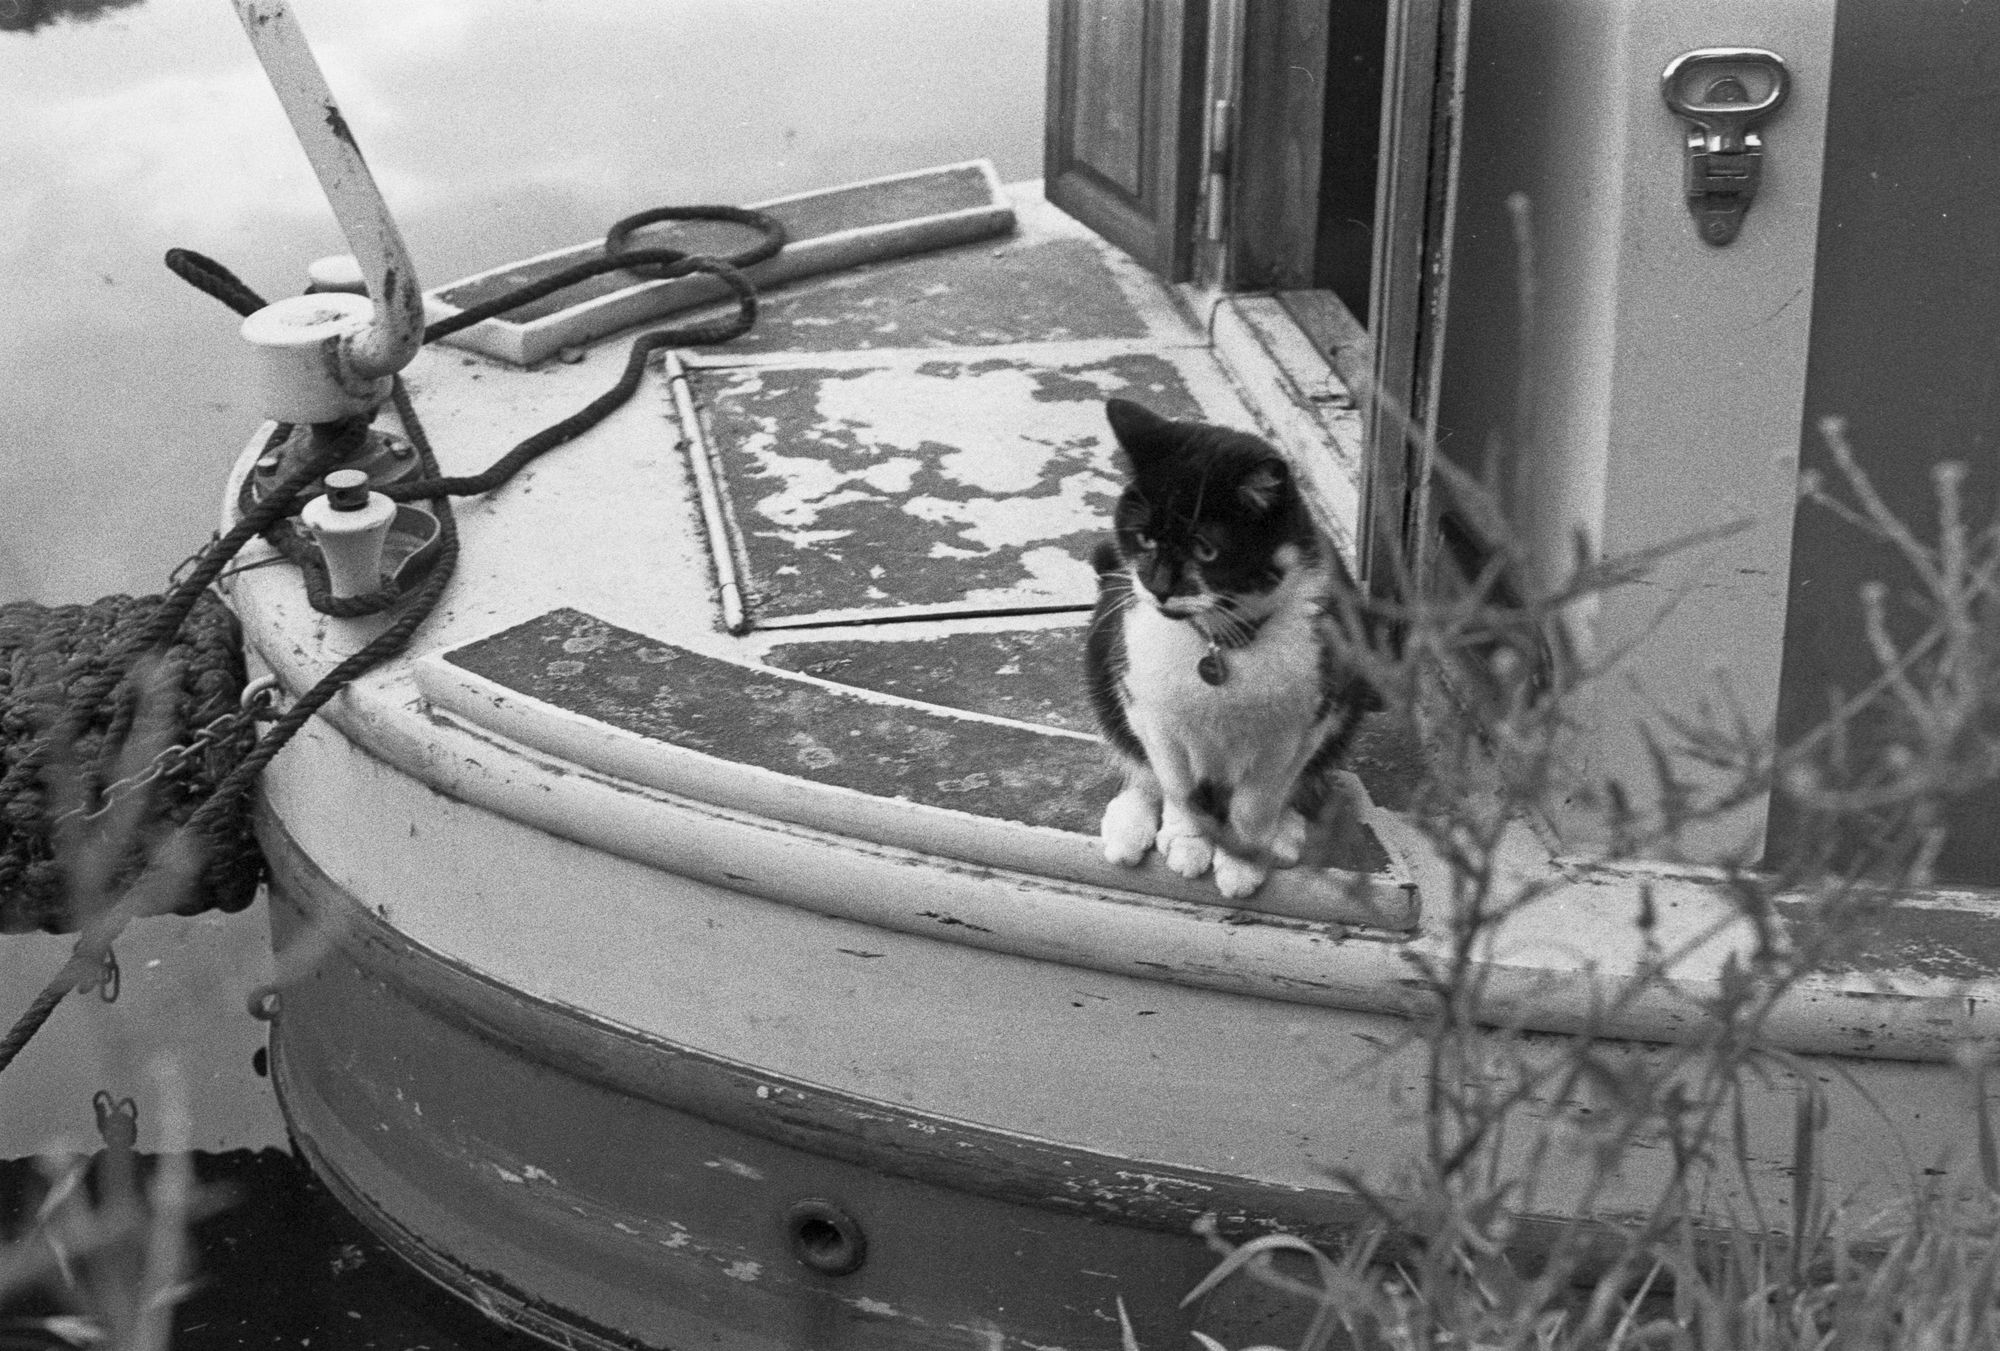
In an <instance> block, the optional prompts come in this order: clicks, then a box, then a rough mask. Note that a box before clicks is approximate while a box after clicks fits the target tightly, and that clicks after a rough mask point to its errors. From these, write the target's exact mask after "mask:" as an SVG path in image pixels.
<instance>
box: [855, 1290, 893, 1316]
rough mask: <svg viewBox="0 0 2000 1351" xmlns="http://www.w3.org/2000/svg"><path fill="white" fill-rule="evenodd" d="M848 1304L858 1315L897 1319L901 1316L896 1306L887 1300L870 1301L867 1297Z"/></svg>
mask: <svg viewBox="0 0 2000 1351" xmlns="http://www.w3.org/2000/svg"><path fill="white" fill-rule="evenodd" d="M847 1302H848V1304H850V1305H851V1306H853V1308H854V1311H855V1312H856V1313H865V1314H868V1315H870V1316H872V1317H875V1318H897V1317H900V1316H901V1315H900V1314H899V1313H898V1312H897V1310H896V1306H895V1305H893V1304H890V1303H888V1302H887V1301H885V1300H879V1299H870V1298H869V1297H868V1296H866V1295H862V1296H859V1297H858V1298H855V1299H850V1300H848V1301H847Z"/></svg>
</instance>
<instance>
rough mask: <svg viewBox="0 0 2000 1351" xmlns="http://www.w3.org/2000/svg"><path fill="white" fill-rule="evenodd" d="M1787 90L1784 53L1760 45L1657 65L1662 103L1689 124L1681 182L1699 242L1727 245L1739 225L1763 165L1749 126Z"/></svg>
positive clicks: (1710, 50)
mask: <svg viewBox="0 0 2000 1351" xmlns="http://www.w3.org/2000/svg"><path fill="white" fill-rule="evenodd" d="M1790 91H1791V72H1790V71H1789V70H1788V69H1787V68H1786V66H1785V60H1784V58H1783V57H1781V56H1779V55H1778V54H1777V53H1776V52H1770V51H1765V50H1764V49H1763V48H1761V47H1702V48H1698V49H1697V50H1695V51H1691V52H1683V53H1682V54H1681V55H1679V56H1677V57H1675V58H1674V59H1673V60H1671V61H1669V62H1668V63H1667V68H1666V70H1664V71H1663V72H1661V74H1660V95H1661V97H1662V98H1664V99H1665V100H1666V102H1667V107H1668V108H1669V109H1671V110H1672V111H1673V112H1674V113H1675V114H1677V115H1678V116H1680V117H1683V118H1686V119H1687V120H1688V121H1689V122H1690V123H1692V124H1693V127H1692V128H1691V129H1690V130H1689V132H1688V135H1687V150H1686V166H1687V172H1686V177H1685V182H1686V188H1687V202H1688V211H1689V212H1691V213H1692V214H1693V216H1694V219H1695V229H1696V231H1697V233H1699V234H1700V235H1701V238H1702V240H1703V242H1704V243H1708V244H1714V245H1717V246H1720V245H1723V244H1727V243H1729V242H1730V241H1731V240H1733V239H1735V238H1736V235H1737V232H1738V231H1740V230H1741V229H1742V228H1743V217H1744V216H1745V215H1746V214H1747V213H1748V212H1749V210H1750V203H1751V201H1752V200H1753V199H1754V198H1755V197H1756V196H1757V187H1758V184H1759V183H1760V182H1761V180H1762V178H1763V169H1764V141H1763V138H1762V137H1760V136H1759V135H1758V134H1757V133H1756V132H1755V131H1754V130H1752V128H1753V127H1755V126H1756V125H1757V124H1758V123H1760V122H1762V121H1763V120H1764V119H1765V118H1767V117H1769V116H1770V115H1771V114H1772V113H1774V112H1776V111H1777V110H1778V109H1779V108H1780V107H1781V106H1783V104H1784V102H1785V95H1786V94H1788V93H1789V92H1790Z"/></svg>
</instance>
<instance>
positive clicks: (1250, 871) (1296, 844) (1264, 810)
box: [1215, 787, 1306, 900]
mask: <svg viewBox="0 0 2000 1351" xmlns="http://www.w3.org/2000/svg"><path fill="white" fill-rule="evenodd" d="M1229 834H1230V836H1231V837H1232V838H1233V839H1234V840H1236V841H1239V842H1240V843H1241V844H1242V845H1243V846H1244V850H1245V852H1244V853H1243V854H1238V853H1235V852H1234V851H1232V850H1230V849H1226V848H1225V849H1218V850H1216V851H1215V889H1216V890H1217V891H1219V892H1221V893H1222V894H1223V895H1224V896H1226V897H1228V898H1229V899H1230V900H1241V899H1243V898H1244V897H1245V896H1249V895H1251V894H1252V893H1254V892H1255V891H1256V890H1257V888H1259V887H1261V886H1263V885H1264V881H1265V879H1266V878H1268V877H1270V875H1271V867H1272V865H1273V864H1275V865H1277V866H1278V867H1281V868H1289V867H1290V866H1291V865H1292V864H1294V863H1297V862H1298V861H1299V855H1300V853H1301V852H1302V851H1303V850H1304V847H1305V836H1306V822H1305V818H1304V817H1302V816H1300V815H1299V814H1298V813H1297V812H1295V811H1293V810H1292V809H1291V807H1290V806H1289V805H1287V802H1286V799H1285V797H1284V796H1283V795H1280V794H1276V793H1271V792H1267V791H1263V790H1260V789H1257V788H1251V787H1245V788H1242V789H1239V790H1238V791H1237V793H1236V795H1235V797H1234V798H1233V799H1232V801H1231V802H1230V808H1229Z"/></svg>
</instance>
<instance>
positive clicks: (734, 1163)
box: [701, 1155, 764, 1182]
mask: <svg viewBox="0 0 2000 1351" xmlns="http://www.w3.org/2000/svg"><path fill="white" fill-rule="evenodd" d="M701 1166H702V1167H704V1168H720V1169H721V1170H722V1171H723V1172H725V1173H729V1174H731V1175H733V1176H735V1177H740V1178H742V1179H744V1180H745V1181H748V1182H762V1181H763V1180H764V1175H763V1174H762V1173H760V1172H758V1171H757V1170H756V1169H755V1168H752V1167H751V1166H750V1165H749V1164H747V1163H745V1162H743V1161H742V1160H741V1159H732V1158H729V1157H728V1156H726V1155H725V1156H723V1157H720V1158H714V1159H708V1160H705V1161H704V1162H703V1163H702V1165H701Z"/></svg>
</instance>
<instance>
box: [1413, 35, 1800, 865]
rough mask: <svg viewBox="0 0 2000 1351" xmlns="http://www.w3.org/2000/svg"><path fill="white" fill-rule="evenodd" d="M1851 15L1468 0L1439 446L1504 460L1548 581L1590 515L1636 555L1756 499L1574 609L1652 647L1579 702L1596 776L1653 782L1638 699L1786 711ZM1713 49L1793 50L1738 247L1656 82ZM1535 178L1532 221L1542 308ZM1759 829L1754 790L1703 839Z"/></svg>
mask: <svg viewBox="0 0 2000 1351" xmlns="http://www.w3.org/2000/svg"><path fill="white" fill-rule="evenodd" d="M1833 17H1834V7H1833V6H1832V5H1831V4H1829V3H1826V2H1825V0H1769V2H1760V3H1758V4H1756V5H1748V4H1744V3H1743V2H1742V0H1678V2H1677V3H1675V4H1673V5H1663V4H1659V3H1657V0H1516V2H1514V3H1506V4H1487V5H1477V4H1475V5H1474V6H1473V29H1472V32H1471V35H1470V42H1469V48H1468V58H1469V60H1468V76H1467V85H1468V89H1467V103H1466V109H1465V117H1464V127H1465V131H1464V137H1465V139H1464V145H1463V148H1462V152H1461V156H1460V163H1461V174H1462V177H1461V179H1460V183H1459V194H1458V202H1459V219H1458V226H1457V233H1456V235H1455V237H1454V246H1455V247H1454V251H1453V270H1452V275H1451V280H1450V286H1451V303H1450V320H1449V331H1448V333H1447V336H1446V351H1445V357H1444V362H1443V370H1442V375H1441V382H1440V383H1441V387H1442V398H1441V408H1440V414H1439V423H1438V429H1439V432H1440V434H1441V448H1442V449H1443V451H1444V453H1445V454H1446V455H1447V456H1449V457H1450V458H1451V459H1452V460H1453V461H1454V462H1456V463H1457V464H1458V465H1460V466H1461V467H1463V468H1466V469H1474V470H1476V469H1478V468H1480V467H1481V466H1483V465H1484V464H1485V463H1486V462H1487V458H1488V457H1492V458H1493V460H1495V461H1497V467H1498V471H1499V472H1498V474H1497V486H1498V488H1499V492H1500V496H1501V500H1502V501H1503V503H1504V504H1505V505H1506V506H1507V508H1508V510H1509V512H1510V516H1511V519H1512V522H1513V528H1514V530H1515V531H1516V532H1517V535H1518V536H1519V538H1520V540H1521V541H1522V542H1523V543H1524V544H1525V546H1526V549H1527V553H1528V558H1529V568H1528V571H1529V576H1530V581H1531V582H1532V583H1533V584H1535V585H1538V586H1541V587H1545V588H1546V587H1551V586H1554V585H1556V584H1557V583H1558V582H1559V581H1560V579H1561V578H1562V577H1564V576H1565V575H1567V573H1568V571H1569V569H1570V567H1571V566H1572V561H1573V557H1574V555H1573V549H1574V541H1575V539H1576V537H1577V535H1578V533H1579V532H1581V533H1582V535H1583V536H1584V538H1585V539H1587V540H1588V541H1589V542H1590V544H1591V546H1592V548H1593V550H1594V551H1595V552H1597V553H1598V554H1599V556H1617V555H1621V554H1627V553H1631V552H1634V551H1638V550H1643V549H1647V548H1649V547H1653V546H1656V545H1659V544H1662V543H1665V542H1667V541H1669V540H1671V539H1673V538H1675V537H1677V536H1681V535H1684V534H1686V533H1688V532H1692V531H1696V530H1700V529H1704V528H1707V527H1713V526H1719V525H1721V524H1723V523H1725V522H1728V521H1730V520H1733V519H1737V518H1739V517H1743V516H1752V517H1754V520H1755V524H1754V525H1753V526H1752V527H1751V528H1750V529H1748V530H1746V531H1744V532H1743V533H1740V534H1738V535H1735V536H1733V537H1731V538H1729V539H1728V540H1725V541H1722V542H1719V543H1717V544H1714V545H1710V546H1705V547H1702V548H1700V549H1696V550H1693V551H1690V552H1688V553H1685V554H1682V555H1679V556H1677V557H1675V558H1673V559H1671V560H1669V561H1668V562H1666V563H1664V564H1662V565H1661V566H1659V567H1657V568H1655V569H1654V570H1653V571H1652V573H1651V574H1650V575H1649V577H1648V578H1647V579H1646V580H1645V581H1644V582H1643V583H1641V584H1638V585H1634V586H1629V587H1626V588H1623V589H1621V590H1617V591H1613V592H1609V593H1606V594H1604V595H1602V596H1601V597H1599V598H1597V601H1596V603H1594V604H1592V605H1590V606H1587V607H1582V608H1580V610H1579V613H1578V615H1577V616H1576V618H1577V621H1578V623H1577V628H1578V632H1579V634H1580V636H1581V638H1582V640H1583V644H1584V647H1585V650H1586V651H1588V652H1591V653H1593V654H1598V655H1601V654H1604V653H1608V652H1613V651H1617V650H1620V649H1622V648H1624V647H1626V646H1627V645H1629V644H1637V646H1636V648H1635V649H1634V651H1633V652H1632V655H1631V656H1630V657H1629V658H1628V659H1627V661H1626V664H1625V666H1624V667H1623V670H1624V672H1626V673H1627V674H1629V675H1630V676H1631V677H1633V680H1631V681H1628V680H1625V679H1622V678H1616V677H1614V678H1611V679H1606V680H1600V681H1597V682H1595V683H1594V684H1593V685H1592V686H1590V687H1589V689H1588V692H1587V693H1586V694H1585V696H1584V697H1583V698H1582V701H1581V703H1580V705H1579V707H1578V712H1579V713H1580V714H1581V719H1582V724H1583V729H1584V730H1583V734H1582V736H1581V737H1580V739H1579V742H1578V745H1577V751H1576V761H1575V769H1576V772H1577V773H1578V774H1579V775H1581V776H1583V777H1584V778H1585V779H1587V780H1590V781H1597V780H1602V779H1604V778H1607V777H1614V778H1618V779H1621V780H1623V781H1624V782H1625V784H1626V786H1627V787H1628V789H1632V790H1637V791H1636V793H1635V796H1636V798H1637V800H1639V801H1641V802H1643V801H1645V800H1646V798H1647V793H1646V792H1645V791H1644V790H1645V787H1646V785H1647V784H1648V783H1649V782H1650V779H1651V770H1650V767H1649V761H1648V759H1647V757H1646V755H1645V750H1644V743H1643V741H1642V739H1641V737H1640V735H1639V732H1638V725H1639V723H1640V721H1641V720H1642V719H1647V718H1651V717H1653V716H1655V715H1656V714H1657V713H1658V712H1660V711H1662V710H1664V711H1670V712H1672V713H1674V714H1677V715H1683V716H1688V715H1692V714H1694V713H1695V712H1696V710H1697V709H1698V707H1699V705H1700V703H1701V702H1702V700H1703V698H1704V697H1705V696H1706V695H1708V694H1710V693H1712V692H1713V691H1714V690H1715V689H1716V688H1717V679H1718V673H1726V675H1724V676H1723V678H1724V679H1726V682H1727V687H1728V689H1729V690H1730V692H1731V696H1732V697H1733V699H1734V701H1735V702H1736V704H1737V705H1738V706H1739V707H1740V708H1741V709H1742V710H1743V712H1744V714H1745V716H1746V717H1747V718H1748V720H1749V722H1750V724H1751V725H1752V726H1753V727H1757V728H1768V727H1769V726H1771V725H1772V722H1773V719H1774V717H1775V711H1776V705H1777V690H1778V674H1779V658H1780V646H1781V640H1782V635H1783V631H1784V612H1785V597H1786V580H1787V568H1788V562H1789V557H1790V539H1791V516H1792V508H1793V503H1794V499H1795V484H1796V474H1797V455H1798V444H1799V434H1800V419H1801V412H1802V407H1803V399H1804V388H1805V369H1806V340H1807V332H1808V326H1809V323H1810V319H1811V296H1812V281H1813V263H1814V245H1815V240H1816V237H1817V225H1818V209H1819V192H1820V169H1821V159H1822V154H1823V147H1824V141H1825V110H1826V94H1827V88H1826V79H1827V70H1828V65H1829V60H1830V55H1831V48H1832V34H1833ZM1713 46H1744V47H1767V48H1770V49H1771V50H1773V51H1776V52H1778V53H1779V54H1780V55H1781V56H1783V57H1784V58H1785V60H1786V61H1787V63H1788V64H1789V66H1790V68H1791V73H1792V89H1791V95H1790V98H1789V100H1788V102H1787V104H1786V105H1785V107H1784V108H1782V109H1781V110H1780V111H1779V112H1778V113H1777V114H1776V115H1775V116H1774V117H1773V118H1772V119H1771V120H1770V121H1769V122H1768V123H1767V124H1766V125H1765V132H1764V139H1765V145H1766V151H1765V162H1764V177H1763V182H1762V186H1761V189H1760V191H1759V193H1758V195H1757V198H1756V201H1755V204H1754V205H1753V206H1752V208H1751V210H1750V212H1749V215H1748V217H1747V219H1746V220H1745V222H1744V225H1743V229H1742V232H1741V234H1740V235H1739V236H1738V238H1737V239H1736V241H1735V242H1734V243H1732V244H1729V245H1727V246H1723V247H1715V246H1711V245H1708V244H1705V243H1703V242H1702V241H1701V240H1700V238H1698V237H1697V235H1696V232H1695V225H1694V221H1693V218H1692V217H1691V215H1690V214H1689V212H1688V209H1687V205H1686V198H1685V195H1684V188H1683V164H1682V159H1683V148H1682V147H1683V142H1684V136H1685V127H1686V124H1685V123H1683V122H1682V121H1681V120H1680V119H1679V118H1678V117H1676V116H1675V115H1674V114H1672V113H1671V112H1669V111H1668V109H1667V108H1666V106H1665V104H1664V102H1663V101H1662V99H1661V94H1660V73H1661V71H1662V69H1663V68H1664V67H1665V65H1666V64H1667V62H1668V61H1669V60H1671V59H1672V58H1673V57H1675V56H1677V55H1679V54H1680V53H1682V52H1685V51H1689V50H1691V49H1694V48H1698V47H1713ZM1513 194H1524V195H1525V197H1526V200H1527V214H1528V217H1529V219H1530V221H1531V226H1530V235H1531V238H1532V258H1533V265H1532V268H1531V270H1530V271H1529V273H1528V277H1529V279H1530V281H1531V284H1532V289H1533V293H1534V294H1533V306H1532V319H1531V320H1529V321H1527V322H1526V323H1525V324H1524V323H1523V320H1522V316H1521V286H1522V269H1521V267H1520V256H1521V255H1520V251H1519V249H1518V248H1517V247H1516V244H1515V241H1514V239H1513V237H1512V226H1511V221H1510V214H1509V210H1508V207H1507V201H1508V198H1509V197H1510V195H1513ZM1670 602H1671V604H1670ZM1663 610H1664V614H1663ZM1634 682H1636V686H1637V688H1634ZM1556 824H1557V826H1558V830H1559V832H1560V833H1561V834H1562V835H1563V837H1564V843H1565V845H1566V846H1569V847H1575V848H1587V847H1588V845H1589V843H1590V842H1591V840H1592V838H1593V831H1592V829H1591V822H1590V821H1589V820H1588V819H1586V817H1585V816H1583V815H1581V814H1579V815H1577V816H1575V817H1574V818H1573V819H1568V820H1559V821H1558V822H1557V823H1556ZM1763 826H1764V810H1763V806H1762V804H1761V803H1759V804H1756V805H1755V806H1752V807H1747V808H1745V809H1743V810H1741V811H1740V812H1738V813H1737V814H1736V815H1735V816H1734V817H1732V818H1730V819H1729V820H1728V821H1726V822H1722V823H1718V824H1717V825H1716V826H1715V828H1714V829H1712V830H1709V831H1706V832H1704V833H1703V835H1702V837H1701V838H1700V839H1698V840H1696V841H1694V843H1695V844H1696V845H1697V849H1696V852H1697V853H1698V854H1705V855H1709V856H1716V857H1719V856H1722V855H1724V854H1729V853H1732V852H1735V851H1739V850H1742V849H1746V848H1747V849H1751V850H1754V849H1755V848H1757V847H1758V845H1759V843H1760V842H1761V837H1762V831H1763Z"/></svg>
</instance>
